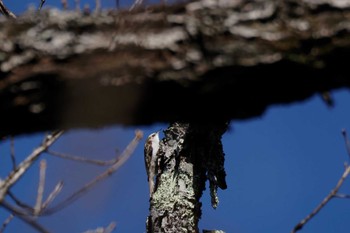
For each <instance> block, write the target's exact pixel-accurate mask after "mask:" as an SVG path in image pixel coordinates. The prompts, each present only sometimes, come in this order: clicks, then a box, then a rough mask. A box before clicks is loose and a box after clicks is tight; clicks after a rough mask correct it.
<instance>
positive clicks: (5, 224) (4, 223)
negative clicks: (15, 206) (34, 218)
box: [0, 214, 14, 233]
mask: <svg viewBox="0 0 350 233" xmlns="http://www.w3.org/2000/svg"><path fill="white" fill-rule="evenodd" d="M13 217H14V215H13V214H10V216H8V218H7V219H5V221H4V222H3V223H2V226H1V229H0V233H3V232H4V231H5V229H6V227H7V225H8V224H9V223H10V222H11V220H12V219H13Z"/></svg>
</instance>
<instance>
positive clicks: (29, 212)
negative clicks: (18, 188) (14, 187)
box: [7, 191, 34, 214]
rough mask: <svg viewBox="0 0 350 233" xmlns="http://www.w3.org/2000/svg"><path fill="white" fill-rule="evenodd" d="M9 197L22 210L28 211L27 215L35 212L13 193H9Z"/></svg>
mask: <svg viewBox="0 0 350 233" xmlns="http://www.w3.org/2000/svg"><path fill="white" fill-rule="evenodd" d="M7 195H8V196H9V197H10V198H11V199H12V200H13V201H14V202H15V203H16V204H17V205H18V206H19V207H21V208H23V209H24V210H26V211H27V214H32V213H33V212H34V210H33V208H32V207H31V206H30V205H28V204H25V203H24V202H22V201H20V200H19V199H18V198H17V197H16V196H15V195H14V194H13V193H12V192H11V191H8V192H7Z"/></svg>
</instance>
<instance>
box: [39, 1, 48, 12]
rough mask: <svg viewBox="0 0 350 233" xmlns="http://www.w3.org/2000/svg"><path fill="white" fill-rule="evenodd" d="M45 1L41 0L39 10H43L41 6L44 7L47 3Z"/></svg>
mask: <svg viewBox="0 0 350 233" xmlns="http://www.w3.org/2000/svg"><path fill="white" fill-rule="evenodd" d="M45 2H46V0H41V2H40V6H39V9H38V11H41V8H43V5H44V4H45Z"/></svg>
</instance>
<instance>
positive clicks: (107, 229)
mask: <svg viewBox="0 0 350 233" xmlns="http://www.w3.org/2000/svg"><path fill="white" fill-rule="evenodd" d="M115 226H116V223H115V222H111V223H110V224H109V225H108V226H107V227H105V228H102V227H99V228H97V229H95V230H88V231H84V233H99V232H103V233H111V232H112V231H113V230H114V229H115Z"/></svg>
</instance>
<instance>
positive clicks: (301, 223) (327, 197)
mask: <svg viewBox="0 0 350 233" xmlns="http://www.w3.org/2000/svg"><path fill="white" fill-rule="evenodd" d="M349 173H350V166H346V169H345V171H344V173H343V175H342V176H341V177H340V179H339V180H338V183H337V185H336V186H335V187H334V189H332V191H331V192H330V193H329V194H328V195H327V196H326V197H325V198H324V199H323V201H322V202H321V203H320V204H319V205H318V206H317V207H316V208H315V209H314V210H313V211H312V212H311V213H310V214H309V215H308V216H306V217H305V218H304V219H303V220H301V221H300V222H299V223H298V224H297V225H296V226H295V227H294V229H293V230H292V231H291V233H295V232H297V231H299V230H301V229H302V228H303V226H304V225H305V224H306V223H307V222H308V221H309V220H310V219H312V218H313V217H314V216H315V215H316V214H318V212H320V210H321V209H322V208H323V207H324V206H325V205H326V204H327V203H328V202H329V201H330V200H331V199H332V198H333V197H336V195H337V193H338V190H339V189H340V187H341V186H342V184H343V182H344V180H345V179H346V177H347V176H348V175H349Z"/></svg>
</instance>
